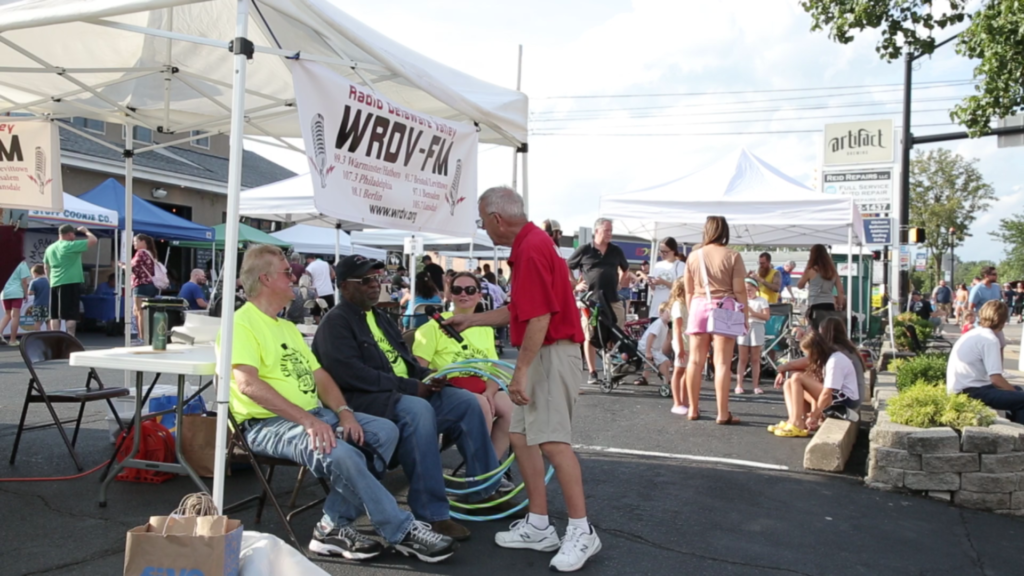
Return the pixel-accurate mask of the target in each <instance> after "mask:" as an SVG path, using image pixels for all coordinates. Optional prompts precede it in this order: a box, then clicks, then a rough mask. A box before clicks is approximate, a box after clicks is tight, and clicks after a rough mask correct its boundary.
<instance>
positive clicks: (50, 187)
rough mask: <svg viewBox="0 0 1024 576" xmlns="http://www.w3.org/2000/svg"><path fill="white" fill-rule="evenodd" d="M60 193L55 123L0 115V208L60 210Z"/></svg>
mask: <svg viewBox="0 0 1024 576" xmlns="http://www.w3.org/2000/svg"><path fill="white" fill-rule="evenodd" d="M12 120H13V121H12ZM63 192H64V187H63V186H62V185H61V181H60V137H59V136H58V135H57V125H56V124H54V123H53V122H41V121H37V120H36V121H25V120H22V121H17V120H14V119H13V118H11V119H9V118H0V208H21V209H25V210H32V209H38V210H52V211H56V212H60V211H63V210H64V194H63Z"/></svg>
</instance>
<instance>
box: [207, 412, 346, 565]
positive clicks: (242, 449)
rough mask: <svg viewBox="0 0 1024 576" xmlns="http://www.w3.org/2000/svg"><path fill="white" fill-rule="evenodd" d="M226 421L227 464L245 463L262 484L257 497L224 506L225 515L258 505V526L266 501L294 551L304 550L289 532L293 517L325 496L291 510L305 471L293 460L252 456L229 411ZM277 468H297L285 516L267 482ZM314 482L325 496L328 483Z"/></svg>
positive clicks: (271, 479) (253, 496)
mask: <svg viewBox="0 0 1024 576" xmlns="http://www.w3.org/2000/svg"><path fill="white" fill-rule="evenodd" d="M228 419H229V420H230V424H231V437H230V441H229V443H228V461H229V462H236V463H237V462H248V463H249V464H251V465H252V469H253V471H254V472H256V477H257V478H259V481H260V484H261V485H262V490H261V491H260V493H259V494H254V495H252V496H249V497H248V498H243V499H242V500H239V501H238V502H235V503H233V504H230V505H228V506H225V507H224V513H225V514H227V513H228V512H230V511H232V510H237V509H239V508H241V507H242V506H244V505H246V504H248V503H250V502H257V505H256V522H255V523H256V524H259V523H260V520H261V519H262V517H263V507H264V506H265V505H266V503H267V500H268V499H269V500H270V504H271V505H272V506H273V507H274V510H276V511H277V515H278V516H280V517H281V522H283V523H284V529H285V531H287V532H288V537H289V538H290V539H291V541H292V544H294V545H295V548H296V549H298V550H304V549H305V547H304V546H302V545H300V544H299V540H298V538H296V537H295V532H294V531H293V530H292V517H293V516H295V515H296V514H300V513H302V512H305V511H307V510H310V509H312V508H315V507H316V506H319V505H320V504H322V503H323V502H324V500H326V499H327V497H326V496H324V497H323V498H320V499H318V500H315V501H313V502H310V503H308V504H303V505H302V506H299V507H298V508H294V506H295V500H296V498H297V497H298V494H299V489H300V488H301V487H302V481H303V479H305V476H306V472H308V469H307V468H306V467H305V466H303V465H302V464H299V463H298V462H294V461H292V460H286V459H283V458H271V457H269V456H260V455H259V454H254V453H253V451H252V448H251V447H250V446H249V442H248V441H247V440H246V439H245V434H242V429H241V427H240V426H239V425H238V422H237V421H236V420H235V416H234V414H232V413H231V412H228ZM263 466H266V467H267V473H266V475H264V474H263ZM280 466H288V467H298V468H299V475H298V478H297V479H296V480H295V488H294V489H293V490H292V496H291V500H289V502H288V506H289V507H290V508H294V509H293V510H292V511H291V512H289V513H288V514H285V513H284V510H283V509H282V508H281V504H280V503H279V502H278V501H277V497H276V496H274V491H273V489H272V488H271V486H270V483H271V482H272V481H273V480H274V471H275V470H276V469H277V468H278V467H280ZM317 480H318V481H319V482H320V486H321V487H322V488H323V489H324V494H327V493H328V492H329V491H330V486H328V485H327V482H326V481H325V480H324V479H322V478H317Z"/></svg>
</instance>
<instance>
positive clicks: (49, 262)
mask: <svg viewBox="0 0 1024 576" xmlns="http://www.w3.org/2000/svg"><path fill="white" fill-rule="evenodd" d="M78 232H81V233H82V234H84V235H85V238H86V239H85V240H75V228H74V227H73V226H72V225H70V224H64V225H62V226H61V227H60V228H59V229H58V230H57V234H58V235H59V239H58V240H57V241H56V242H54V243H53V244H50V245H49V246H48V247H47V248H46V253H45V254H44V256H43V267H44V269H45V271H46V276H47V277H48V278H49V279H50V329H51V330H60V321H61V320H64V323H65V326H66V327H67V331H68V334H70V335H72V336H74V335H75V327H76V326H77V325H78V307H79V305H80V302H81V296H82V283H83V282H85V276H84V275H83V274H82V252H85V251H86V250H88V249H89V248H92V247H93V246H95V245H96V243H97V242H98V240H97V239H96V236H94V235H93V233H92V232H90V231H89V229H88V228H86V227H85V226H79V227H78Z"/></svg>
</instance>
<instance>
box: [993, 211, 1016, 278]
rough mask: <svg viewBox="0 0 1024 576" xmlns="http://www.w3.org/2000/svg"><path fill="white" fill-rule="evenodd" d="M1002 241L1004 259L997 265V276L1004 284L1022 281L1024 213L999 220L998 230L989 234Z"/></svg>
mask: <svg viewBox="0 0 1024 576" xmlns="http://www.w3.org/2000/svg"><path fill="white" fill-rule="evenodd" d="M989 234H991V235H993V236H995V237H996V238H997V239H999V240H1002V241H1003V250H1004V251H1005V252H1006V258H1005V259H1004V260H1003V261H1002V263H1001V264H999V276H1000V278H1001V279H1002V280H1003V281H1005V282H1013V281H1017V280H1024V213H1022V214H1014V215H1013V216H1010V217H1009V218H1003V219H1001V220H999V229H998V230H996V231H995V232H989Z"/></svg>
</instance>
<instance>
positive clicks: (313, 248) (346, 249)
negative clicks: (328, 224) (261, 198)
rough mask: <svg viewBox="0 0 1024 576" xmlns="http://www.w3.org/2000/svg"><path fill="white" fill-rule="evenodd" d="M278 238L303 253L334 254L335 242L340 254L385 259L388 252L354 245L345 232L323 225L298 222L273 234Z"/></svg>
mask: <svg viewBox="0 0 1024 576" xmlns="http://www.w3.org/2000/svg"><path fill="white" fill-rule="evenodd" d="M271 236H273V237H274V238H277V239H278V240H283V241H285V242H288V243H289V244H291V246H292V248H294V249H295V251H296V252H299V253H301V254H318V255H325V254H326V255H332V256H333V255H334V244H335V242H337V244H338V254H339V255H340V256H348V255H349V254H362V255H363V256H366V257H367V258H376V259H377V260H384V258H385V257H386V256H387V253H386V252H385V251H384V250H380V249H378V248H370V247H368V246H358V245H357V246H353V245H352V239H351V238H349V235H348V234H346V233H344V232H337V231H335V230H332V229H330V228H324V227H322V226H307V225H305V224H296V225H295V226H291V227H289V228H285V229H284V230H280V231H278V232H274V233H272V234H271Z"/></svg>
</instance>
